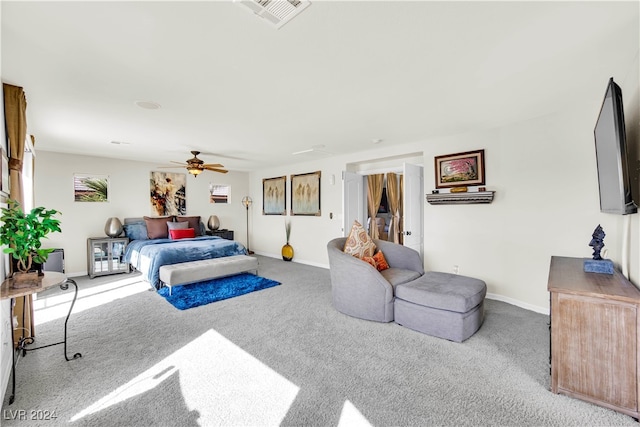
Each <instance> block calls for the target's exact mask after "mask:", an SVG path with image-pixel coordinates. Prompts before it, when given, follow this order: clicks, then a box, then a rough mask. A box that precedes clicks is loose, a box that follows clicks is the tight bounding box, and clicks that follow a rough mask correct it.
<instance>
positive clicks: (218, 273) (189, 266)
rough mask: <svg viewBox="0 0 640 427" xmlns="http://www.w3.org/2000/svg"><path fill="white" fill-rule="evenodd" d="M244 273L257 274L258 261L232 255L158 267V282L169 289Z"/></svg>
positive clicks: (248, 257) (244, 256)
mask: <svg viewBox="0 0 640 427" xmlns="http://www.w3.org/2000/svg"><path fill="white" fill-rule="evenodd" d="M245 272H254V274H258V259H257V258H254V257H250V256H247V255H233V256H227V257H221V258H212V259H203V260H198V261H190V262H181V263H179V264H169V265H163V266H162V267H160V282H162V284H163V285H165V286H167V287H169V295H171V287H172V286H180V285H186V284H187V283H195V282H203V281H205V280H210V279H215V278H218V277H224V276H232V275H234V274H240V273H245Z"/></svg>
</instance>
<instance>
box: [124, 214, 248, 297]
mask: <svg viewBox="0 0 640 427" xmlns="http://www.w3.org/2000/svg"><path fill="white" fill-rule="evenodd" d="M197 218H198V221H199V217H197ZM154 219H155V218H154ZM139 220H140V219H137V218H136V219H130V218H125V232H126V234H127V236H128V237H129V239H130V240H131V241H130V242H129V244H128V245H127V248H126V249H125V252H124V261H125V262H128V263H129V264H131V267H133V268H134V269H135V270H138V271H139V272H140V273H142V277H143V278H144V279H145V280H146V281H148V282H149V284H150V285H151V286H153V287H154V288H156V289H160V288H161V287H162V284H161V283H160V273H159V272H160V267H161V266H163V265H168V264H177V263H181V262H188V261H197V260H201V259H211V258H219V257H225V256H232V255H246V254H247V249H246V248H245V247H244V245H242V244H241V243H239V242H237V241H235V240H226V239H223V238H221V237H218V236H206V235H202V234H204V233H202V230H203V226H202V225H199V226H200V233H198V234H199V235H198V236H196V237H192V238H180V239H172V238H165V237H158V235H154V234H151V236H153V238H149V235H148V234H145V233H144V231H143V227H142V225H141V223H140V221H139ZM165 221H168V219H167V220H165ZM178 221H179V218H178ZM178 221H169V222H178ZM142 224H145V222H142ZM147 224H149V230H151V228H153V227H154V226H152V225H150V224H151V223H150V222H149V221H147V222H146V224H145V225H147Z"/></svg>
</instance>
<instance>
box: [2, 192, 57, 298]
mask: <svg viewBox="0 0 640 427" xmlns="http://www.w3.org/2000/svg"><path fill="white" fill-rule="evenodd" d="M7 203H8V207H6V208H5V207H3V208H1V209H0V212H2V215H1V216H0V222H2V226H1V227H0V244H2V245H6V246H7V247H6V248H5V249H4V250H3V252H4V253H6V254H10V255H11V257H12V258H13V259H15V260H16V261H17V263H16V264H15V266H16V269H17V270H18V271H14V272H13V276H12V278H13V279H14V283H13V287H25V286H29V287H30V286H34V284H33V277H31V278H26V281H24V280H22V279H23V278H21V277H19V276H20V274H25V273H29V272H33V271H34V267H35V264H39V265H40V266H41V265H42V264H44V263H45V262H46V261H47V258H48V257H49V254H50V253H51V252H53V251H54V250H55V249H42V247H41V246H42V239H44V238H45V237H46V235H47V234H49V233H51V232H54V231H61V230H60V220H58V219H55V218H54V215H56V214H59V213H60V212H58V211H56V210H54V209H45V208H43V207H37V208H33V209H32V210H31V211H30V212H29V213H28V214H25V213H24V212H23V211H22V209H21V208H20V204H19V203H18V202H16V201H15V200H11V199H8V201H7ZM38 274H42V273H41V272H40V273H38V272H36V273H35V275H36V279H37V280H38V281H39V278H37V276H38ZM31 276H33V274H32V275H31ZM36 285H37V284H36Z"/></svg>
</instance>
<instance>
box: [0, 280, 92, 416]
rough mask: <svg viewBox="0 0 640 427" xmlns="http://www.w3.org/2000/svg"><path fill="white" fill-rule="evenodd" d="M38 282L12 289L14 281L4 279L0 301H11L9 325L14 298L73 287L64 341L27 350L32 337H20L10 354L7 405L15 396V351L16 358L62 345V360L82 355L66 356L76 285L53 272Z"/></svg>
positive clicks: (32, 340)
mask: <svg viewBox="0 0 640 427" xmlns="http://www.w3.org/2000/svg"><path fill="white" fill-rule="evenodd" d="M38 279H39V280H38V282H37V284H36V285H35V286H31V287H23V288H14V287H13V284H14V280H13V279H12V278H9V279H6V280H5V281H4V282H2V286H1V287H0V299H8V298H10V299H11V302H10V303H9V307H10V308H9V316H10V317H9V324H10V325H13V302H14V300H15V299H16V298H21V297H22V298H25V297H27V296H29V295H32V294H35V293H38V292H41V291H44V290H45V289H49V288H52V287H54V286H60V289H62V290H65V291H66V290H67V289H69V284H71V285H73V286H74V287H75V292H74V294H73V300H72V301H71V306H70V307H69V313H67V318H66V319H65V321H64V340H63V341H60V342H57V343H54V344H47V345H43V346H40V347H34V348H27V345H29V344H33V342H34V338H33V337H30V336H29V337H20V339H19V340H18V347H17V348H15V349H14V350H13V352H12V358H13V362H12V364H11V377H12V385H11V396H9V404H12V403H13V401H14V399H15V396H16V364H17V362H18V359H17V357H16V351H17V352H18V357H19V356H20V354H22V357H24V356H26V355H27V352H28V351H34V350H38V349H41V348H46V347H52V346H54V345H59V344H64V358H65V359H66V360H67V362H68V361H70V360H74V359H78V358H80V357H82V354H80V353H76V354H74V355H73V357H71V358H69V357H68V356H67V323H68V322H69V316H70V315H71V311H72V310H73V306H74V304H75V303H76V298H77V297H78V285H77V284H76V282H75V281H73V280H72V279H69V278H67V276H66V275H64V274H63V273H57V272H54V271H47V272H45V273H44V275H43V276H39V277H38ZM11 332H12V334H11V343H12V345H13V327H12V328H11Z"/></svg>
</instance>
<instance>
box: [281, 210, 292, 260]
mask: <svg viewBox="0 0 640 427" xmlns="http://www.w3.org/2000/svg"><path fill="white" fill-rule="evenodd" d="M284 232H285V235H286V236H287V243H286V244H285V245H284V246H283V247H282V259H283V260H285V261H291V260H292V259H293V246H291V245H290V244H289V238H290V237H291V221H286V220H285V221H284Z"/></svg>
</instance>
